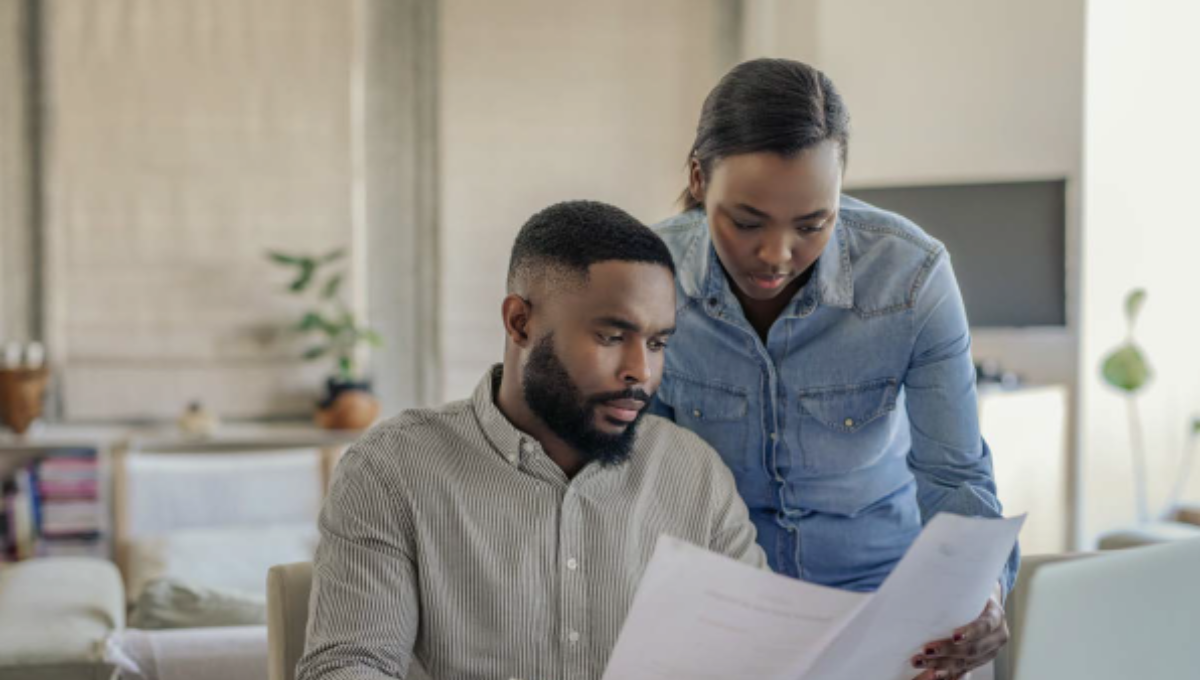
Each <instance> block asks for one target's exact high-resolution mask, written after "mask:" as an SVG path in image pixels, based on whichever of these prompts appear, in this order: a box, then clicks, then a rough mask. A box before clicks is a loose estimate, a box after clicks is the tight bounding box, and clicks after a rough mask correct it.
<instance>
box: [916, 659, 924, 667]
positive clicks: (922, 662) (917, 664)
mask: <svg viewBox="0 0 1200 680" xmlns="http://www.w3.org/2000/svg"><path fill="white" fill-rule="evenodd" d="M913 667H914V668H924V667H925V661H924V660H923V659H913Z"/></svg>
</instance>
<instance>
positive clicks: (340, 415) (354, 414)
mask: <svg viewBox="0 0 1200 680" xmlns="http://www.w3.org/2000/svg"><path fill="white" fill-rule="evenodd" d="M326 388H327V390H328V394H327V395H326V397H325V399H324V400H323V401H322V402H321V403H320V404H319V405H318V407H317V412H316V416H315V420H316V423H317V425H320V426H321V427H323V428H325V429H327V430H363V429H366V428H368V427H370V426H371V423H374V422H375V419H376V418H378V417H379V400H378V399H376V398H375V396H374V395H373V394H371V383H370V382H369V381H363V382H344V381H341V380H337V379H336V378H330V379H329V380H328V381H327V382H326Z"/></svg>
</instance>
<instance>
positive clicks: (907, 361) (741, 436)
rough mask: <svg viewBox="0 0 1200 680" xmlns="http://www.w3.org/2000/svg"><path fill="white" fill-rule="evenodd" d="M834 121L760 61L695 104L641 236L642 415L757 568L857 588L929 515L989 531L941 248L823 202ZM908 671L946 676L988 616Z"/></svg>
mask: <svg viewBox="0 0 1200 680" xmlns="http://www.w3.org/2000/svg"><path fill="white" fill-rule="evenodd" d="M848 126H849V114H848V112H847V110H846V106H845V104H844V102H843V101H842V98H841V96H840V95H839V94H838V92H837V90H836V89H835V88H834V86H833V83H832V82H830V80H829V79H828V78H827V77H826V76H825V75H824V74H823V73H821V72H820V71H817V70H816V69H814V68H812V67H809V66H806V65H804V64H801V63H798V62H794V61H786V60H767V59H761V60H757V61H751V62H747V63H744V64H741V65H740V66H738V67H736V68H734V69H733V70H732V71H731V72H730V73H729V74H728V75H726V76H725V77H724V78H723V79H722V80H721V82H720V83H719V84H718V85H717V87H716V88H715V89H714V90H713V91H712V93H710V94H709V96H708V98H707V100H706V101H705V102H704V107H703V110H702V112H701V114H700V124H699V126H698V128H697V132H696V141H695V143H694V144H693V146H692V151H691V154H690V157H689V161H688V163H689V179H688V187H687V189H686V191H685V192H684V194H683V198H682V201H683V204H684V208H685V209H684V212H683V213H682V214H681V215H678V216H677V217H674V218H672V219H670V220H668V221H666V222H664V223H662V224H660V225H658V227H657V228H656V229H657V231H658V232H659V234H660V235H661V236H662V237H663V239H664V240H665V241H666V242H667V245H668V246H669V247H670V248H671V251H672V254H673V256H674V257H675V262H676V266H677V267H678V278H677V284H678V293H679V299H678V307H679V310H678V318H677V324H678V330H677V332H676V334H675V337H674V338H672V340H671V345H670V348H669V349H668V350H667V357H666V370H665V376H664V379H663V384H662V387H661V388H660V389H659V391H658V397H657V399H656V404H655V409H656V410H657V412H658V413H660V414H662V415H665V416H666V417H669V418H671V419H673V420H674V421H675V422H677V423H679V424H680V425H682V426H684V427H687V428H689V429H691V430H693V431H694V432H696V433H697V434H698V435H700V436H701V437H703V438H704V439H705V440H707V441H708V443H709V444H711V445H712V446H713V447H714V448H715V449H717V451H719V452H720V454H721V456H722V457H723V458H724V459H725V461H726V463H728V465H729V467H730V469H732V470H733V473H734V475H735V477H736V478H737V482H738V488H739V490H740V491H741V493H742V496H743V497H744V498H745V500H746V504H747V505H748V506H749V508H750V512H751V516H752V518H753V520H754V523H755V525H756V526H757V528H758V532H759V533H758V539H759V542H760V544H761V545H762V546H763V548H764V550H765V551H766V553H767V556H768V559H769V561H770V563H771V566H772V567H773V568H774V569H775V570H776V571H777V572H780V573H783V574H787V575H790V576H793V577H796V578H802V579H805V580H808V581H812V582H815V583H820V584H823V585H828V586H834V587H839V588H846V589H852V590H874V589H875V588H877V587H878V586H879V585H880V583H882V581H883V580H884V578H885V577H886V576H887V575H888V573H889V572H890V571H891V569H892V568H893V567H894V566H895V565H896V563H897V562H898V561H899V560H900V558H901V557H902V556H903V554H904V552H905V550H906V549H907V548H908V546H909V545H910V544H911V542H912V541H913V539H914V538H915V537H916V535H917V534H918V533H919V532H920V530H921V527H922V525H923V524H924V523H925V522H927V521H928V520H929V519H930V518H932V517H933V516H934V514H936V513H938V512H951V513H957V514H962V515H976V516H984V517H998V516H1000V513H1001V508H1000V503H999V502H998V500H997V498H996V488H995V483H994V482H993V479H992V467H991V458H990V453H989V451H988V448H987V445H986V444H985V443H984V442H983V440H982V439H981V437H980V434H979V425H978V420H977V414H976V402H975V372H974V367H973V364H972V362H971V356H970V351H969V350H970V336H969V333H968V329H967V319H966V315H965V313H964V311H963V305H962V300H961V297H960V295H959V291H958V284H957V283H956V281H955V278H954V273H953V270H952V269H951V266H950V259H949V256H948V255H947V254H946V252H945V250H944V248H943V247H942V245H941V244H940V243H938V242H937V241H935V240H934V239H932V238H930V237H929V236H928V235H926V234H925V233H924V232H923V231H921V229H920V228H918V227H917V226H916V225H914V224H913V223H912V222H909V221H908V220H906V219H904V218H903V217H900V216H898V215H895V214H892V213H888V212H885V211H883V210H880V209H878V208H875V207H872V206H870V205H867V204H865V203H862V202H860V201H857V200H854V199H853V198H850V197H846V196H842V195H841V186H842V176H843V174H844V171H845V167H846V158H847V144H848V139H849V138H848ZM1016 565H1017V555H1016V551H1014V554H1013V556H1012V558H1011V559H1010V561H1009V564H1008V565H1007V567H1006V569H1005V573H1004V574H1003V576H1002V577H1001V579H1000V582H999V583H998V584H997V588H996V593H995V595H994V597H993V598H992V600H991V601H990V602H989V603H988V605H987V607H986V608H985V610H984V612H983V614H982V615H981V617H980V618H979V619H978V620H976V621H975V622H973V623H971V624H969V625H967V626H964V627H963V628H961V629H959V630H958V631H957V632H956V634H955V636H954V638H951V639H947V640H939V641H934V642H932V643H930V644H929V645H927V646H926V648H925V649H924V650H922V653H921V654H918V655H917V656H916V657H914V659H913V665H914V666H916V667H918V668H926V669H928V671H927V672H926V673H924V674H923V675H922V677H928V678H935V677H959V676H960V675H961V674H964V673H966V672H967V671H968V670H970V669H971V668H975V667H977V666H980V665H983V664H984V663H986V662H987V661H989V660H990V659H991V658H992V657H994V656H995V654H996V652H997V651H998V650H999V649H1000V647H1002V646H1003V645H1004V643H1005V642H1006V641H1007V637H1008V633H1007V627H1006V625H1005V623H1004V618H1003V607H1002V606H1001V605H1000V602H1001V598H1002V595H1003V593H1004V592H1007V589H1008V588H1009V587H1011V585H1012V581H1013V576H1014V574H1015V570H1016Z"/></svg>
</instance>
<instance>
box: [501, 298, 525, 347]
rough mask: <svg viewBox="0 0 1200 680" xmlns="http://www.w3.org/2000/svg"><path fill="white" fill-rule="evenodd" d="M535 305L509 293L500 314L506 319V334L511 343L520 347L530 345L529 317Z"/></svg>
mask: <svg viewBox="0 0 1200 680" xmlns="http://www.w3.org/2000/svg"><path fill="white" fill-rule="evenodd" d="M532 311H533V305H532V304H531V303H530V302H529V300H526V299H525V298H523V297H521V296H520V295H517V294H516V293H509V294H508V296H507V297H505V298H504V303H503V304H501V305H500V313H501V315H502V316H503V317H504V334H505V335H507V336H508V339H509V341H510V342H512V343H513V344H514V345H517V346H518V347H526V346H528V345H529V317H530V314H531V313H532Z"/></svg>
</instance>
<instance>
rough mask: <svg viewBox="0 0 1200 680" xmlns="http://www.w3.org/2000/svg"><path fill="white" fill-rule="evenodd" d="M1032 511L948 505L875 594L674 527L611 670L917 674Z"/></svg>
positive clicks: (657, 674) (971, 613)
mask: <svg viewBox="0 0 1200 680" xmlns="http://www.w3.org/2000/svg"><path fill="white" fill-rule="evenodd" d="M1024 521H1025V518H1024V516H1021V517H1016V518H1012V519H980V518H969V517H960V516H958V515H950V514H944V513H943V514H940V515H937V516H936V517H934V518H933V520H932V521H930V523H929V524H928V525H927V526H926V527H925V529H924V531H922V532H921V535H920V536H918V537H917V540H916V541H915V542H914V543H913V545H912V547H911V548H909V550H908V553H907V554H906V555H905V556H904V559H902V560H901V561H900V563H899V564H898V565H897V566H896V568H895V569H894V570H893V571H892V574H891V576H889V577H888V579H887V580H886V581H885V582H884V584H883V586H882V587H881V588H880V589H879V590H878V591H877V592H875V593H873V594H864V593H852V592H847V591H843V590H836V589H833V588H825V587H822V586H817V585H813V584H810V583H805V582H803V581H797V580H794V579H790V578H787V577H784V576H779V575H777V574H772V573H769V572H766V571H760V570H758V569H754V568H753V567H750V566H748V565H745V564H742V563H740V562H737V561H735V560H732V559H729V558H727V557H724V556H721V555H717V554H715V553H712V552H709V551H707V550H705V549H703V548H698V547H696V546H693V545H691V544H689V543H686V542H684V541H680V540H678V539H675V538H671V537H668V536H663V537H661V538H659V541H658V546H657V547H656V549H655V552H654V557H653V558H652V559H651V560H650V565H649V566H648V567H647V568H646V573H645V575H644V576H643V578H642V583H641V585H639V587H638V592H637V595H636V596H635V597H634V600H633V605H632V606H631V607H630V611H629V616H628V617H627V618H626V620H625V626H624V628H623V629H622V630H621V635H620V637H619V638H618V640H617V645H616V647H615V648H614V649H613V654H612V657H611V659H610V660H609V664H608V668H607V669H606V671H605V673H604V680H676V679H683V678H688V679H691V680H730V679H732V678H759V679H761V680H845V679H847V678H871V679H873V680H908V679H909V678H912V677H914V676H916V675H917V674H918V672H919V671H917V670H916V669H914V668H912V666H911V665H910V664H909V661H910V659H911V658H912V657H913V655H915V654H917V653H918V652H920V650H921V646H922V645H923V644H925V643H926V642H929V641H931V640H937V639H941V638H946V637H949V636H950V635H951V634H952V633H953V632H954V629H955V628H958V627H959V626H962V625H964V624H966V623H968V622H970V621H972V620H974V619H975V618H976V617H977V616H979V614H980V612H982V611H983V607H984V604H985V603H986V602H987V599H988V596H989V595H990V594H991V593H992V589H993V588H994V587H995V584H996V580H997V579H998V577H999V575H1000V572H1001V570H1002V569H1003V567H1004V563H1005V560H1006V559H1007V558H1008V555H1009V553H1010V552H1011V551H1012V548H1013V545H1014V544H1015V543H1016V540H1017V534H1018V533H1019V532H1020V530H1021V525H1022V524H1023V523H1024Z"/></svg>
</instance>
